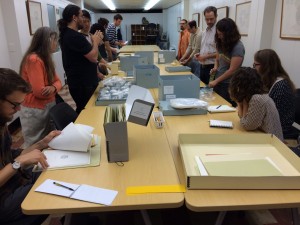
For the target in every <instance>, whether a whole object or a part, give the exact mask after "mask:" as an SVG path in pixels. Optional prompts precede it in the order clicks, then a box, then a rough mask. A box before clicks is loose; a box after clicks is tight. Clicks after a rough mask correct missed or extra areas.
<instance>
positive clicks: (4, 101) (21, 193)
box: [0, 37, 60, 225]
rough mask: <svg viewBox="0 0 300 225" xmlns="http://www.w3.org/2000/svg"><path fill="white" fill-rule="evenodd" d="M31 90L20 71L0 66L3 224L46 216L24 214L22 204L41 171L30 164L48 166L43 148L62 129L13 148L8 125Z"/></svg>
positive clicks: (31, 223) (25, 223) (29, 224)
mask: <svg viewBox="0 0 300 225" xmlns="http://www.w3.org/2000/svg"><path fill="white" fill-rule="evenodd" d="M48 39H49V37H48ZM30 91H31V89H30V85H29V84H28V83H27V82H26V81H25V80H23V79H22V77H21V76H20V75H19V74H17V73H16V72H15V71H13V70H11V69H4V68H0V135H1V138H0V162H1V163H0V224H22V225H40V224H41V223H42V222H43V221H44V220H45V219H46V217H47V215H34V216H33V215H31V216H30V215H24V214H23V213H22V209H21V204H22V202H23V200H24V199H25V197H26V195H27V194H28V192H29V191H30V189H31V188H32V186H33V185H34V183H35V181H36V180H37V178H38V176H39V174H40V173H32V167H30V166H33V165H34V164H37V163H40V164H41V166H42V167H43V168H46V167H47V166H48V163H47V161H46V157H45V155H44V154H43V153H42V152H41V151H40V150H42V149H44V148H47V147H48V143H49V141H51V140H52V139H53V138H54V137H55V136H57V135H58V134H59V133H60V131H51V133H49V134H48V135H47V136H46V137H45V138H44V139H42V140H41V141H39V142H37V143H35V144H34V145H32V146H30V147H28V148H26V149H24V150H21V149H11V144H12V139H11V136H10V134H9V131H8V127H7V122H9V121H11V120H12V119H13V115H14V114H15V113H16V112H17V111H18V110H19V109H20V105H21V103H22V102H23V101H24V100H25V96H26V94H28V93H30ZM28 167H30V168H28ZM26 168H28V169H26Z"/></svg>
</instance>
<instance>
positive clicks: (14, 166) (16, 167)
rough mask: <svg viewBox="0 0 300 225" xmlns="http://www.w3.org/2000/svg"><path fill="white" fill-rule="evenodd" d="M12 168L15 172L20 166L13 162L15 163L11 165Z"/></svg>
mask: <svg viewBox="0 0 300 225" xmlns="http://www.w3.org/2000/svg"><path fill="white" fill-rule="evenodd" d="M12 167H13V168H14V169H15V170H18V169H20V167H21V164H20V162H18V161H15V162H14V163H13V164H12Z"/></svg>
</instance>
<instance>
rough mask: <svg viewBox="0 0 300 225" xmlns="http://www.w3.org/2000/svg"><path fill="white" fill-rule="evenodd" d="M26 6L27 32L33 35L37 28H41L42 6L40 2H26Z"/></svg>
mask: <svg viewBox="0 0 300 225" xmlns="http://www.w3.org/2000/svg"><path fill="white" fill-rule="evenodd" d="M26 6H27V17H28V23H29V31H30V34H31V35H33V34H34V33H35V31H36V30H37V29H38V28H40V27H42V26H43V18H42V5H41V3H40V2H35V1H30V0H28V1H27V2H26Z"/></svg>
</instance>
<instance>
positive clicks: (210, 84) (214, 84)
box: [208, 80, 218, 88]
mask: <svg viewBox="0 0 300 225" xmlns="http://www.w3.org/2000/svg"><path fill="white" fill-rule="evenodd" d="M217 84H218V82H217V81H215V80H214V81H211V82H209V84H208V87H210V88H213V87H215V86H217Z"/></svg>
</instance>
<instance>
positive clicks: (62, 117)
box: [49, 102, 78, 130]
mask: <svg viewBox="0 0 300 225" xmlns="http://www.w3.org/2000/svg"><path fill="white" fill-rule="evenodd" d="M49 113H50V118H51V119H52V120H53V122H54V124H55V127H56V129H57V130H63V129H64V128H65V127H66V126H67V125H68V124H69V123H71V122H75V120H76V119H77V116H78V114H77V112H76V111H75V110H74V109H73V108H72V107H71V106H70V105H69V104H67V103H66V102H61V103H58V104H56V105H55V106H53V107H52V108H51V109H50V112H49Z"/></svg>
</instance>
